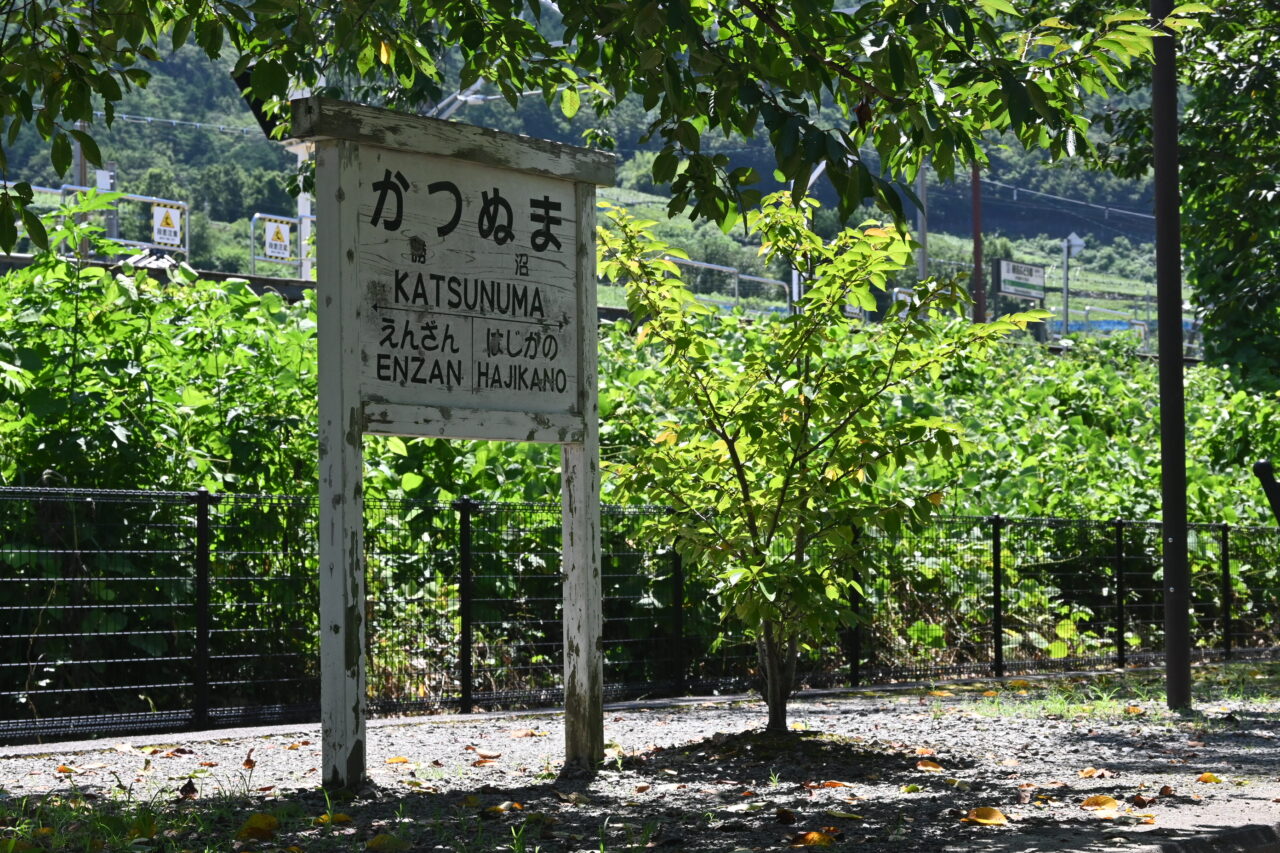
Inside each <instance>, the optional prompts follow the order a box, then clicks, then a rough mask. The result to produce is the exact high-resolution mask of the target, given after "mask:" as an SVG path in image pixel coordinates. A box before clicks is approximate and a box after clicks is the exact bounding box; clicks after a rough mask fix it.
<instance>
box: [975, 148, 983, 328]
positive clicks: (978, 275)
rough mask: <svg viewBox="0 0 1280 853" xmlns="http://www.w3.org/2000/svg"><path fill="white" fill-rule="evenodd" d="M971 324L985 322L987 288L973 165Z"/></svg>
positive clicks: (978, 192)
mask: <svg viewBox="0 0 1280 853" xmlns="http://www.w3.org/2000/svg"><path fill="white" fill-rule="evenodd" d="M972 182H973V292H972V296H973V322H975V323H985V322H987V286H986V283H985V281H984V280H983V275H982V172H981V170H979V168H978V164H977V163H976V162H975V163H974V164H973V176H972Z"/></svg>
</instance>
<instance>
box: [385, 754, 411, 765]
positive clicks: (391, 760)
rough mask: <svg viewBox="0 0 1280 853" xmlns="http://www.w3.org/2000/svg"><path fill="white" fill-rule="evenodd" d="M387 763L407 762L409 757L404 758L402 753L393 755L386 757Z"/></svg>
mask: <svg viewBox="0 0 1280 853" xmlns="http://www.w3.org/2000/svg"><path fill="white" fill-rule="evenodd" d="M387 763H388V764H408V763H409V759H407V758H405V757H404V756H403V755H393V756H391V757H390V758H388V759H387Z"/></svg>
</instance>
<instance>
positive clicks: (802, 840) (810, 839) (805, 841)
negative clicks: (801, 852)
mask: <svg viewBox="0 0 1280 853" xmlns="http://www.w3.org/2000/svg"><path fill="white" fill-rule="evenodd" d="M835 843H836V839H835V836H832V835H827V834H826V833H825V832H802V833H800V834H799V835H797V836H795V837H793V838H792V839H791V846H792V847H827V846H829V845H832V844H835Z"/></svg>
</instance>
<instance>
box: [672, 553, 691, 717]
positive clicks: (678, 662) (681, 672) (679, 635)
mask: <svg viewBox="0 0 1280 853" xmlns="http://www.w3.org/2000/svg"><path fill="white" fill-rule="evenodd" d="M671 585H672V589H671V602H672V604H673V605H674V615H675V624H674V625H673V626H672V632H673V633H674V634H675V641H676V643H675V649H674V654H675V661H674V663H675V675H676V677H675V695H677V696H684V695H685V694H686V693H688V692H689V650H688V649H687V648H686V647H685V637H684V557H681V556H680V552H679V551H677V550H676V549H675V548H674V547H672V549H671Z"/></svg>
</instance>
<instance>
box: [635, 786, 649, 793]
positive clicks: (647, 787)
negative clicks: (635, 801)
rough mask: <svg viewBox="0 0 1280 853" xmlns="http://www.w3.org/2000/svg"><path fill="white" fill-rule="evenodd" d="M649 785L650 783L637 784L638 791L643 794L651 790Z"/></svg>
mask: <svg viewBox="0 0 1280 853" xmlns="http://www.w3.org/2000/svg"><path fill="white" fill-rule="evenodd" d="M649 787H650V786H649V785H636V793H637V794H643V793H644V792H645V791H647V790H649Z"/></svg>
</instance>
